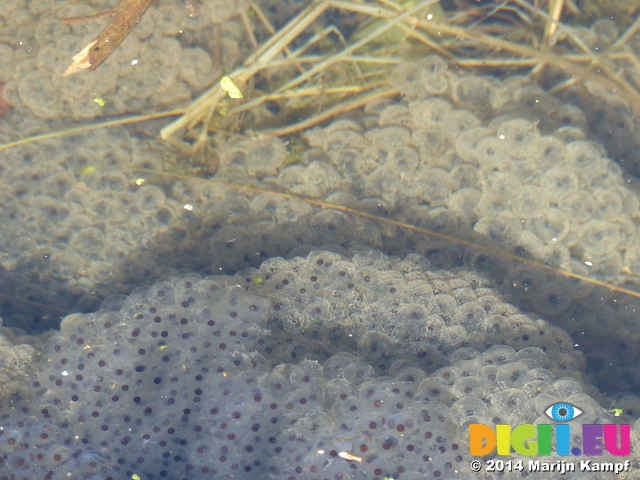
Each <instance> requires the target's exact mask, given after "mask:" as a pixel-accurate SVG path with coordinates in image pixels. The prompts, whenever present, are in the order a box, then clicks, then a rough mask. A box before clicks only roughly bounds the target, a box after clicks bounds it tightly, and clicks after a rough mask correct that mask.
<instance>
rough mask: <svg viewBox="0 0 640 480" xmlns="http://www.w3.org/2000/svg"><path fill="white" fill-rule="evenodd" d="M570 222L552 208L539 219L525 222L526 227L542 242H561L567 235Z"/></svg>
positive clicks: (557, 210)
mask: <svg viewBox="0 0 640 480" xmlns="http://www.w3.org/2000/svg"><path fill="white" fill-rule="evenodd" d="M570 224H571V222H570V221H569V219H568V218H567V216H566V215H565V214H564V213H562V212H561V211H560V210H559V209H557V208H555V207H552V208H549V210H548V211H547V212H546V213H545V214H544V216H542V217H539V218H534V219H532V220H528V221H527V222H526V225H527V227H528V228H529V229H530V230H531V231H532V232H533V233H534V234H535V235H536V236H537V237H538V238H539V239H540V240H542V241H543V242H546V243H557V242H561V241H562V240H563V239H564V238H565V237H566V236H567V234H568V233H569V227H570Z"/></svg>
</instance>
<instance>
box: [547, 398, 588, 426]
mask: <svg viewBox="0 0 640 480" xmlns="http://www.w3.org/2000/svg"><path fill="white" fill-rule="evenodd" d="M544 413H545V415H546V416H547V417H549V418H550V419H551V420H555V421H556V422H569V421H571V420H573V419H575V418H578V417H579V416H580V415H582V410H580V409H579V408H578V407H576V406H574V405H571V404H570V403H562V402H559V403H554V404H553V405H551V406H550V407H549V408H547V409H546V410H545V411H544Z"/></svg>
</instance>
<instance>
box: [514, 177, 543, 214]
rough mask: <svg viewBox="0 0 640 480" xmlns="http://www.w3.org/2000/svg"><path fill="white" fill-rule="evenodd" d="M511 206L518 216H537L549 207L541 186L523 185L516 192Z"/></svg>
mask: <svg viewBox="0 0 640 480" xmlns="http://www.w3.org/2000/svg"><path fill="white" fill-rule="evenodd" d="M512 208H513V212H514V213H515V214H516V215H518V216H519V217H520V218H527V219H531V218H538V217H541V216H542V215H544V214H545V213H546V212H547V210H548V209H549V199H548V198H547V195H546V193H545V191H544V190H543V189H542V188H540V187H537V186H534V185H525V186H523V187H522V189H521V190H520V191H519V192H518V193H517V195H516V198H515V200H514V204H513V207H512Z"/></svg>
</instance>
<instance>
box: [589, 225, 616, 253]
mask: <svg viewBox="0 0 640 480" xmlns="http://www.w3.org/2000/svg"><path fill="white" fill-rule="evenodd" d="M580 237H581V244H582V246H583V247H584V248H585V249H586V250H587V251H589V252H591V253H592V254H595V255H604V254H607V253H609V252H612V251H614V250H615V249H617V248H618V246H619V245H620V228H619V226H618V224H617V223H614V222H610V221H607V220H589V221H587V222H585V223H584V224H582V227H581V228H580Z"/></svg>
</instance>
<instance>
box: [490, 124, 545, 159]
mask: <svg viewBox="0 0 640 480" xmlns="http://www.w3.org/2000/svg"><path fill="white" fill-rule="evenodd" d="M496 136H497V137H498V139H499V140H501V141H502V143H503V148H504V150H505V151H506V152H507V153H509V154H510V155H512V156H513V157H515V158H526V157H531V156H532V155H534V154H535V153H536V152H537V151H538V148H539V147H540V132H539V131H538V129H537V128H536V126H535V125H533V124H532V123H531V122H529V121H528V120H521V119H517V120H509V121H506V122H504V123H502V124H501V125H500V126H499V127H498V131H497V133H496Z"/></svg>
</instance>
